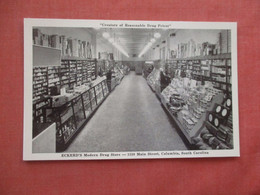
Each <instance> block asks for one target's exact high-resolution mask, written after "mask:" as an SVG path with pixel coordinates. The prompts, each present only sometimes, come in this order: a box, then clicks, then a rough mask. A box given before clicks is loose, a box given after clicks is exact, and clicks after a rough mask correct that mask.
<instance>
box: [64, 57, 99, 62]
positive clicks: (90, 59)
mask: <svg viewBox="0 0 260 195" xmlns="http://www.w3.org/2000/svg"><path fill="white" fill-rule="evenodd" d="M61 60H85V61H95V60H96V59H93V58H80V57H73V56H67V57H66V56H63V57H61Z"/></svg>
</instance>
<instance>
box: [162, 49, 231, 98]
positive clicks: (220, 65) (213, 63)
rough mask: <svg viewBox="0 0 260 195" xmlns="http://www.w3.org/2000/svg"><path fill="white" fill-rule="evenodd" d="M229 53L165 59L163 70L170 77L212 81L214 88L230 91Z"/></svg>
mask: <svg viewBox="0 0 260 195" xmlns="http://www.w3.org/2000/svg"><path fill="white" fill-rule="evenodd" d="M230 67H231V54H230V53H225V54H219V55H207V56H197V57H189V58H176V59H171V60H167V61H166V65H165V68H166V70H165V72H166V73H167V74H168V75H170V77H171V78H175V77H176V76H180V77H188V78H191V79H195V80H197V81H200V82H205V81H212V82H213V83H215V85H214V86H215V88H217V89H221V90H225V91H226V93H231V88H230V87H229V86H230V85H231V82H230V81H231V68H230Z"/></svg>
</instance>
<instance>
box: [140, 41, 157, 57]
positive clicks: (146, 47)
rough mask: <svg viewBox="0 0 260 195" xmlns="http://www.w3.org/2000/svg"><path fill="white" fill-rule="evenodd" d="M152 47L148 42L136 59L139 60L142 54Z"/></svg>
mask: <svg viewBox="0 0 260 195" xmlns="http://www.w3.org/2000/svg"><path fill="white" fill-rule="evenodd" d="M152 45H153V44H152V42H148V43H147V44H146V46H145V47H144V48H143V50H142V51H141V53H140V54H139V55H138V57H139V58H141V57H142V55H144V54H145V53H146V52H147V51H148V50H149V49H150V47H151V46H152Z"/></svg>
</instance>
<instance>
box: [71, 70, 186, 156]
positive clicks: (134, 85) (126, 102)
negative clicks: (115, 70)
mask: <svg viewBox="0 0 260 195" xmlns="http://www.w3.org/2000/svg"><path fill="white" fill-rule="evenodd" d="M185 149H187V148H186V146H185V145H184V143H183V141H182V139H181V138H180V136H179V135H178V133H177V132H176V130H175V129H174V128H173V126H172V124H171V123H170V121H169V118H168V116H167V115H166V113H165V111H164V110H163V108H162V106H161V104H160V102H159V100H158V99H157V98H156V96H155V94H154V93H153V92H152V91H151V89H150V88H149V86H148V85H147V83H146V80H145V79H144V78H143V77H142V76H140V75H136V74H135V73H134V72H130V74H129V75H127V76H125V78H124V79H123V81H122V83H121V84H120V85H118V86H117V87H116V88H115V89H114V91H112V93H111V94H110V95H109V96H108V98H107V99H106V100H105V101H104V102H103V104H102V105H101V106H100V107H99V109H98V110H97V112H96V113H95V114H94V116H93V117H92V118H91V119H90V121H89V122H88V123H87V125H86V126H85V127H84V128H83V129H82V131H81V132H80V133H79V134H78V136H77V137H76V138H75V140H74V141H73V142H72V143H71V145H70V146H69V147H68V149H67V150H66V152H120V151H163V150H185Z"/></svg>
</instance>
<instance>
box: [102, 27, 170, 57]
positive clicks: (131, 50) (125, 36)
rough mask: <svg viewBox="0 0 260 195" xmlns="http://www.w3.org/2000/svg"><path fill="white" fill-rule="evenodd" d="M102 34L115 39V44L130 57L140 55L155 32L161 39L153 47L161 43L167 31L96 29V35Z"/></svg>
mask: <svg viewBox="0 0 260 195" xmlns="http://www.w3.org/2000/svg"><path fill="white" fill-rule="evenodd" d="M103 32H108V33H109V34H110V37H112V38H114V39H116V41H117V43H118V44H119V45H120V46H122V48H123V49H124V50H125V51H126V53H128V55H129V56H132V55H133V54H136V55H138V54H140V53H141V51H142V50H143V48H144V47H145V46H146V44H147V43H148V42H149V41H150V40H151V38H153V37H154V33H155V32H159V33H160V34H161V38H160V39H158V40H157V42H155V43H154V44H153V45H157V44H158V43H159V42H161V40H162V39H163V38H165V37H166V34H167V33H168V32H169V31H168V30H163V29H136V28H135V29H133V28H117V29H115V28H112V29H98V30H97V35H98V36H99V37H102V33H103ZM102 38H103V37H102Z"/></svg>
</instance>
